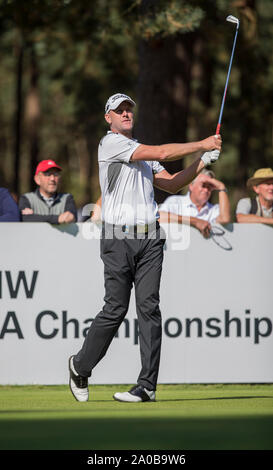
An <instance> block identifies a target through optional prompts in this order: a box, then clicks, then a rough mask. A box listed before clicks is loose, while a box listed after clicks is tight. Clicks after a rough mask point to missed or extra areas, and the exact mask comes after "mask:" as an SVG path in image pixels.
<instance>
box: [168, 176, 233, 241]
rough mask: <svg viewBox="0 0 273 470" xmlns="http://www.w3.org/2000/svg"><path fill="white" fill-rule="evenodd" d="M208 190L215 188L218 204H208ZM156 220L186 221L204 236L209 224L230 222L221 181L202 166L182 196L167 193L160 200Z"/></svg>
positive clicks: (225, 193)
mask: <svg viewBox="0 0 273 470" xmlns="http://www.w3.org/2000/svg"><path fill="white" fill-rule="evenodd" d="M212 191H218V192H219V204H211V203H210V202H209V198H210V196H211V193H212ZM159 211H160V222H163V223H164V222H176V223H180V224H182V223H186V224H190V225H191V226H192V227H195V228H197V229H198V230H199V231H200V232H201V233H202V235H203V236H204V237H205V238H208V237H209V236H210V232H211V224H212V223H213V222H216V223H219V224H227V223H229V222H230V204H229V199H228V195H227V190H226V188H225V185H224V183H222V182H221V181H219V180H217V179H216V178H215V175H214V173H213V171H210V170H206V169H204V170H203V171H202V172H201V173H200V174H199V175H198V176H197V177H196V178H195V179H194V181H192V183H190V185H189V192H188V193H187V194H186V195H185V196H170V197H168V198H167V199H166V201H164V203H163V204H161V206H160V208H159Z"/></svg>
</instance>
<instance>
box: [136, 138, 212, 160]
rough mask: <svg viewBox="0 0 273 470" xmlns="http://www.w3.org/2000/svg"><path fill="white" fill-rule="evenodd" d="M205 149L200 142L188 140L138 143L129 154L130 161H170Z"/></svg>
mask: <svg viewBox="0 0 273 470" xmlns="http://www.w3.org/2000/svg"><path fill="white" fill-rule="evenodd" d="M203 151H205V150H204V148H203V146H202V141H200V142H189V143H185V144H163V145H143V144H141V145H139V146H138V147H137V148H136V150H135V151H134V153H133V155H132V156H131V160H132V161H136V160H146V161H151V160H155V161H159V162H160V161H161V162H171V161H174V160H179V159H181V158H183V157H186V156H187V155H192V154H194V153H196V152H203Z"/></svg>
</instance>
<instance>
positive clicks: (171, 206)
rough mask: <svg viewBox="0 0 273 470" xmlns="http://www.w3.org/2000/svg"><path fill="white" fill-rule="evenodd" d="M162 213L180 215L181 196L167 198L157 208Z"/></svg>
mask: <svg viewBox="0 0 273 470" xmlns="http://www.w3.org/2000/svg"><path fill="white" fill-rule="evenodd" d="M159 210H160V211H162V212H171V213H172V214H177V215H182V210H181V196H169V197H167V199H165V201H164V202H163V203H162V204H161V205H160V206H159Z"/></svg>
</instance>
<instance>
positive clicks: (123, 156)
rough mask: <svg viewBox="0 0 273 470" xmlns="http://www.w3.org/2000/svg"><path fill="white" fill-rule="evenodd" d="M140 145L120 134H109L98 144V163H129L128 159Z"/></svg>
mask: <svg viewBox="0 0 273 470" xmlns="http://www.w3.org/2000/svg"><path fill="white" fill-rule="evenodd" d="M139 145H140V144H139V143H138V142H136V141H135V140H134V139H128V138H127V137H125V136H124V135H122V134H115V133H113V132H111V133H110V134H107V135H106V136H105V137H104V138H103V139H102V140H101V142H100V144H99V155H98V157H99V158H98V160H99V162H111V163H112V162H123V163H129V161H130V158H131V156H132V154H133V153H134V151H135V150H136V148H137V147H138V146H139Z"/></svg>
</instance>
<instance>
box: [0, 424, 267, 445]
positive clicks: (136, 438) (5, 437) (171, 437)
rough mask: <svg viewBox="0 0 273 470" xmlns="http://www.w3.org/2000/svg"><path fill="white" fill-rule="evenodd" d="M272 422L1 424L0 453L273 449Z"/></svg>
mask: <svg viewBox="0 0 273 470" xmlns="http://www.w3.org/2000/svg"><path fill="white" fill-rule="evenodd" d="M272 433H273V418H270V417H267V416H256V417H238V418H237V417H231V418H230V417H225V418H223V417H219V418H211V419H209V418H198V417H196V418H189V417H187V418H185V419H184V418H170V419H169V418H162V417H160V418H156V419H155V418H137V417H130V418H126V417H122V418H119V417H112V418H98V417H96V418H92V416H91V417H90V415H89V417H88V418H86V417H85V418H71V417H70V418H67V419H56V418H55V419H50V418H49V419H32V418H28V419H18V420H17V419H11V420H8V419H2V420H1V428H0V448H1V449H6V450H11V449H18V450H21V449H29V450H36V449H40V450H42V449H47V450H55V449H58V450H65V449H72V450H75V449H87V450H92V449H103V450H106V449H111V450H114V449H124V450H125V449H131V450H132V449H135V450H136V449H158V450H160V449H165V450H167V449H173V450H174V449H185V450H186V449H187V450H189V449H200V450H201V449H215V450H216V449H221V450H237V449H245V450H248V449H249V450H250V449H268V450H269V449H273V442H272V438H271V436H272Z"/></svg>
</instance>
